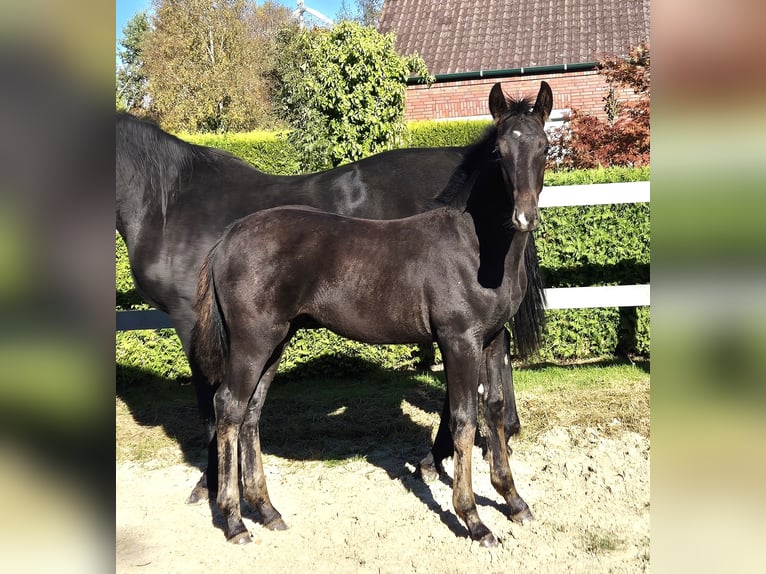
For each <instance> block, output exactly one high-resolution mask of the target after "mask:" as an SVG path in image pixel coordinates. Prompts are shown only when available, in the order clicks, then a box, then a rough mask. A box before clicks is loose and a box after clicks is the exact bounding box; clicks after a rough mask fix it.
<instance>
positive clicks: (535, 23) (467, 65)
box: [378, 0, 649, 75]
mask: <svg viewBox="0 0 766 574" xmlns="http://www.w3.org/2000/svg"><path fill="white" fill-rule="evenodd" d="M378 30H379V31H381V32H384V33H387V32H395V33H396V37H397V39H396V47H397V51H398V52H399V53H400V54H403V55H405V54H407V55H408V54H412V53H418V54H420V56H421V57H422V58H423V59H424V60H425V62H426V64H427V65H428V70H429V71H430V72H431V73H432V74H435V75H439V74H451V73H456V72H474V71H479V70H501V69H507V68H521V67H532V66H549V65H558V64H578V63H584V62H593V61H596V60H598V59H599V58H601V57H604V56H625V55H627V53H628V52H629V50H630V49H631V48H633V47H635V46H637V45H638V44H641V43H642V42H647V41H648V40H649V0H528V1H525V2H511V1H508V0H505V1H495V2H492V1H487V0H484V1H481V0H473V1H472V0H449V1H446V2H437V1H435V0H385V1H384V3H383V11H382V13H381V17H380V23H379V25H378Z"/></svg>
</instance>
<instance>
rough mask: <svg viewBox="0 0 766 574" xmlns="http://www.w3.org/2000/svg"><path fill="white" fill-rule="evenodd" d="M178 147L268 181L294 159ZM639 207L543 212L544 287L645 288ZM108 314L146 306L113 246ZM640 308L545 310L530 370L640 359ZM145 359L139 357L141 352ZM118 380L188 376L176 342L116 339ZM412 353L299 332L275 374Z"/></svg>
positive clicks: (279, 147)
mask: <svg viewBox="0 0 766 574" xmlns="http://www.w3.org/2000/svg"><path fill="white" fill-rule="evenodd" d="M487 125H488V122H486V121H457V122H412V123H411V124H410V125H409V136H408V142H409V145H410V146H411V147H432V146H448V145H467V144H468V143H470V142H472V141H474V140H475V139H476V138H477V137H478V136H479V135H480V134H481V132H482V131H483V130H484V129H485V128H486V126H487ZM180 137H181V138H183V139H184V140H186V141H189V142H192V143H196V144H200V145H207V146H211V147H216V148H220V149H224V150H226V151H229V152H230V153H232V154H234V155H236V156H238V157H241V158H243V159H245V160H246V161H248V162H249V163H251V164H252V165H254V166H256V167H258V168H259V169H261V170H263V171H266V172H269V173H275V174H284V175H289V174H295V173H297V172H298V167H297V166H298V161H297V151H296V150H295V149H294V148H292V146H291V145H290V144H289V143H288V142H287V140H286V138H284V137H282V135H280V134H277V133H273V132H267V133H263V132H250V133H246V134H224V135H216V134H204V135H201V134H181V135H180ZM649 176H650V171H649V168H648V167H647V168H637V169H629V168H607V169H593V170H581V171H571V172H549V173H546V177H545V184H546V185H547V186H553V185H575V184H590V183H614V182H623V181H647V180H649ZM649 231H650V229H649V207H648V205H645V204H624V205H604V206H591V207H557V208H547V209H545V210H543V212H542V225H541V227H540V229H539V231H538V232H536V238H537V244H538V251H539V254H540V262H541V267H542V271H543V275H544V278H545V284H546V286H547V287H567V286H588V285H630V284H635V283H649V261H650V258H649ZM116 267H117V305H118V308H122V309H128V308H130V309H140V308H146V307H147V306H146V305H145V304H143V303H142V302H141V299H140V297H138V295H137V294H136V292H135V289H134V288H133V284H132V280H131V278H130V271H129V267H128V263H127V251H126V249H125V246H124V243H123V242H122V239H121V238H119V237H117V244H116ZM649 341H650V333H649V308H648V307H642V308H638V309H636V308H621V309H620V308H606V309H566V310H553V311H549V312H548V314H547V325H546V333H545V337H544V347H543V349H542V350H541V351H540V353H539V355H538V357H536V359H537V360H561V359H565V360H568V359H586V358H595V357H604V356H613V355H615V354H637V355H641V356H649ZM147 350H149V352H147ZM117 361H118V364H119V365H120V366H119V368H120V371H121V376H123V378H124V377H128V375H129V374H130V376H135V369H138V370H139V371H152V372H153V373H156V374H159V375H161V376H166V377H169V378H172V377H176V376H179V375H181V376H188V374H189V371H188V365H187V364H186V361H185V359H184V357H183V352H182V350H181V346H180V343H179V342H178V338H177V337H176V336H175V334H174V332H173V331H172V330H169V329H165V330H160V331H141V332H124V333H117ZM414 361H415V359H414V347H412V346H407V345H383V346H369V345H362V344H360V343H356V342H353V341H348V340H345V339H342V338H340V337H338V336H336V335H334V334H332V333H330V332H328V331H325V330H318V331H301V332H299V333H298V334H297V335H296V336H295V338H294V339H293V341H292V342H291V344H290V346H289V347H288V348H287V349H286V350H285V354H284V357H283V360H282V363H281V366H280V371H281V372H282V373H283V374H284V373H287V374H290V373H292V374H295V375H296V376H306V375H311V374H313V375H326V374H339V373H340V374H349V375H353V374H354V373H357V372H358V370H359V368H360V365H363V364H369V365H371V366H378V367H383V368H409V367H411V366H412V365H413V364H414Z"/></svg>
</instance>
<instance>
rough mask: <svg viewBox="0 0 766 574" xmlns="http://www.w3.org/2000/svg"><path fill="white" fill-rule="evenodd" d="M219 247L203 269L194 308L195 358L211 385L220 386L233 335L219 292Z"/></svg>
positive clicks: (206, 258)
mask: <svg viewBox="0 0 766 574" xmlns="http://www.w3.org/2000/svg"><path fill="white" fill-rule="evenodd" d="M217 247H218V243H216V244H215V245H214V246H213V248H212V249H211V250H210V253H208V255H207V257H205V261H204V263H203V264H202V267H200V271H199V282H198V283H197V296H196V301H195V304H194V308H195V311H196V313H197V322H196V323H195V324H194V330H193V331H192V345H191V349H192V357H193V359H194V361H195V362H196V363H197V365H198V366H199V367H200V369H201V370H202V373H203V374H204V375H205V376H206V377H207V379H208V381H209V382H210V384H215V383H220V382H221V381H222V380H223V377H224V376H225V375H226V370H227V367H228V363H229V333H228V331H227V329H226V323H225V321H224V318H223V315H222V313H221V305H220V303H219V301H218V295H217V294H216V290H215V278H214V277H213V261H214V259H215V252H216V248H217Z"/></svg>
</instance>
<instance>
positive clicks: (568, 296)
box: [117, 181, 649, 331]
mask: <svg viewBox="0 0 766 574" xmlns="http://www.w3.org/2000/svg"><path fill="white" fill-rule="evenodd" d="M617 203H649V182H648V181H637V182H631V183H598V184H590V185H568V186H556V187H545V188H543V193H542V194H541V195H540V202H539V205H540V207H563V206H572V205H602V204H617ZM545 297H546V299H547V302H548V305H547V308H548V309H584V308H592V307H643V306H648V305H649V285H613V286H607V287H560V288H552V289H546V290H545ZM168 327H172V325H171V323H170V317H169V316H168V315H167V314H166V313H163V312H162V311H158V310H157V309H148V310H142V311H117V331H134V330H138V329H164V328H168Z"/></svg>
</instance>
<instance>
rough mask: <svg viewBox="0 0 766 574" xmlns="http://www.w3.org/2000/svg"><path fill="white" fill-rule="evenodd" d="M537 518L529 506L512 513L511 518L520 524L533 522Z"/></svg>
mask: <svg viewBox="0 0 766 574" xmlns="http://www.w3.org/2000/svg"><path fill="white" fill-rule="evenodd" d="M534 519H535V517H534V515H533V514H532V511H531V510H529V508H525V509H524V510H522V511H521V512H517V513H516V514H513V515H511V520H512V521H513V522H517V523H518V524H524V523H526V522H532V521H533V520H534Z"/></svg>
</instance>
